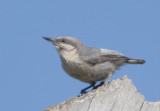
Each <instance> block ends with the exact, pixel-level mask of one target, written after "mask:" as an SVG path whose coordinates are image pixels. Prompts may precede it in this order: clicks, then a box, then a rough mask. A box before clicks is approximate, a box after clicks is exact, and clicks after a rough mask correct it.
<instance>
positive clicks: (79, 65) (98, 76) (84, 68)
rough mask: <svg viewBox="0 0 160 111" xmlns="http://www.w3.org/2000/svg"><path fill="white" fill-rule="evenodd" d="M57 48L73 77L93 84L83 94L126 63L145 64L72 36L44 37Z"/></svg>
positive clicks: (64, 67)
mask: <svg viewBox="0 0 160 111" xmlns="http://www.w3.org/2000/svg"><path fill="white" fill-rule="evenodd" d="M43 38H44V39H45V40H47V41H49V42H51V43H52V44H53V45H54V46H55V48H56V49H57V51H58V53H59V56H60V58H61V62H62V67H63V69H64V70H65V71H66V72H67V73H68V74H69V75H70V76H72V77H73V78H76V79H78V80H80V81H83V82H86V83H89V84H91V85H90V86H88V87H87V88H85V89H83V90H81V94H84V93H86V90H87V89H89V88H91V87H93V88H95V87H96V86H95V83H96V82H97V81H103V80H105V79H109V78H110V76H111V75H112V74H113V73H114V71H115V70H116V69H118V68H119V67H120V66H122V65H124V64H144V63H145V61H144V60H142V59H131V58H128V57H126V56H124V55H123V54H121V53H118V52H116V51H113V50H108V49H98V48H92V47H87V46H85V45H84V44H83V43H82V42H81V41H79V40H77V39H75V38H72V37H57V38H55V39H52V38H48V37H43Z"/></svg>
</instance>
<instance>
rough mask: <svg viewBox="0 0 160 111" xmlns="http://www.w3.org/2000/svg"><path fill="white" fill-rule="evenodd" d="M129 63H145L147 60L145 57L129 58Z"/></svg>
mask: <svg viewBox="0 0 160 111" xmlns="http://www.w3.org/2000/svg"><path fill="white" fill-rule="evenodd" d="M127 63H129V64H144V63H145V60H143V59H130V58H129V59H128V60H127Z"/></svg>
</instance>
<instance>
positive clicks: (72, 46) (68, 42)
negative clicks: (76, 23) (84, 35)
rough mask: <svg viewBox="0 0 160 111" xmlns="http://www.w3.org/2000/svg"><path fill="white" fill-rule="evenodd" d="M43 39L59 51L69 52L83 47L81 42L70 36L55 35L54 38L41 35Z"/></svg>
mask: <svg viewBox="0 0 160 111" xmlns="http://www.w3.org/2000/svg"><path fill="white" fill-rule="evenodd" d="M43 38H44V39H45V40H47V41H49V42H51V43H52V44H53V45H54V46H55V48H56V49H57V51H58V52H59V53H64V52H65V53H70V52H72V51H78V50H80V49H82V48H83V47H84V45H83V43H82V42H81V41H79V40H77V39H76V38H72V37H57V38H55V39H53V38H49V37H43Z"/></svg>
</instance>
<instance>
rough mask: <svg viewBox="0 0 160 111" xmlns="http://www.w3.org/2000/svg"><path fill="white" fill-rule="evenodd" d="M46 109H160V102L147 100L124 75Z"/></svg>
mask: <svg viewBox="0 0 160 111" xmlns="http://www.w3.org/2000/svg"><path fill="white" fill-rule="evenodd" d="M44 111H160V102H148V101H145V100H144V96H143V95H141V94H140V93H138V92H137V89H136V87H135V86H134V85H133V84H132V81H131V80H130V79H128V78H127V76H124V77H123V78H122V79H117V80H113V81H112V82H111V83H108V84H107V83H105V84H104V85H103V86H101V87H98V88H97V89H95V90H92V91H90V92H88V93H87V94H86V95H84V96H81V97H75V98H71V99H69V100H68V101H65V102H63V103H60V104H57V105H53V106H51V107H49V108H47V109H45V110H44Z"/></svg>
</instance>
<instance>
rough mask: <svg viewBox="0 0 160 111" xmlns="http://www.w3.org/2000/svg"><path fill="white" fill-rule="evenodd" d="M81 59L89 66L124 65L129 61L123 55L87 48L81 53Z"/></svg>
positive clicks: (106, 50)
mask: <svg viewBox="0 0 160 111" xmlns="http://www.w3.org/2000/svg"><path fill="white" fill-rule="evenodd" d="M80 57H81V59H82V60H83V61H84V62H85V63H87V64H89V65H92V66H94V65H97V64H101V63H104V62H108V61H109V62H113V63H123V62H125V61H126V60H128V58H127V57H125V56H124V55H123V54H121V53H118V52H116V51H113V50H108V49H97V48H91V47H87V48H85V50H83V51H81V53H80Z"/></svg>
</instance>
